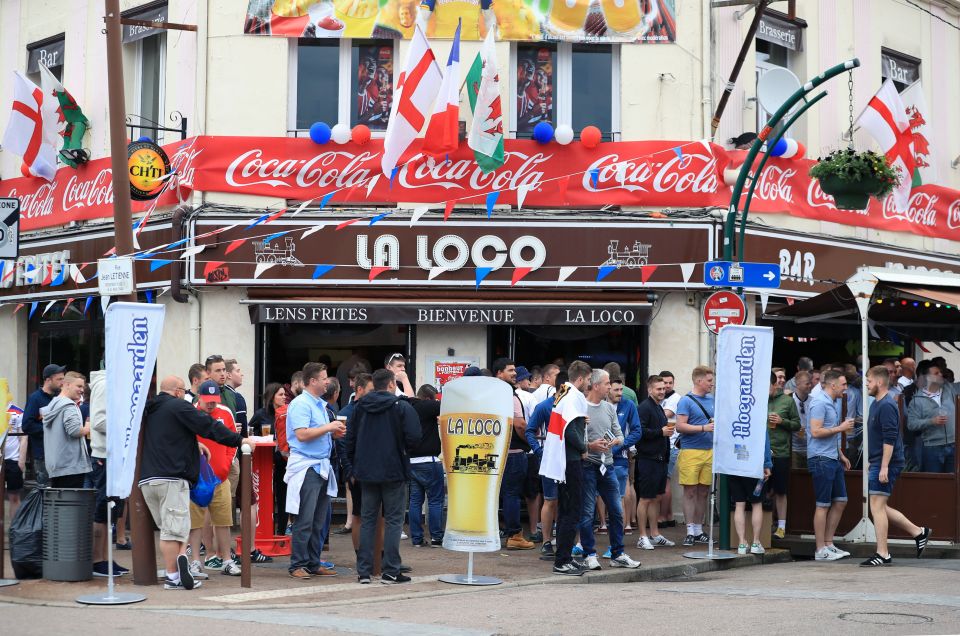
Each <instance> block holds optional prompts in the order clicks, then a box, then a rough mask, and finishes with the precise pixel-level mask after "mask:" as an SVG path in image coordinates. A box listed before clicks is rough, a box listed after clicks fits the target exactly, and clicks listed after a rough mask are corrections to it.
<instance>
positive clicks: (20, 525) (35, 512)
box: [10, 488, 43, 579]
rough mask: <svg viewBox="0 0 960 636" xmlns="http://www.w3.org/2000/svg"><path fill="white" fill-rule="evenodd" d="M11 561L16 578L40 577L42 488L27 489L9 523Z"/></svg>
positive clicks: (41, 567) (41, 566) (41, 564)
mask: <svg viewBox="0 0 960 636" xmlns="http://www.w3.org/2000/svg"><path fill="white" fill-rule="evenodd" d="M10 562H11V563H12V564H13V574H14V576H16V577H17V578H18V579H39V578H40V577H42V576H43V490H41V489H40V488H36V489H34V490H32V491H31V492H30V494H28V495H27V496H26V497H24V498H23V501H22V502H21V503H20V507H19V508H17V514H16V516H14V518H13V521H11V522H10Z"/></svg>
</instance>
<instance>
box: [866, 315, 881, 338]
mask: <svg viewBox="0 0 960 636" xmlns="http://www.w3.org/2000/svg"><path fill="white" fill-rule="evenodd" d="M867 329H868V330H869V331H870V336H871V337H873V339H874V340H882V338H881V337H880V334H879V333H877V323H876V322H875V321H873V320H870V319H867Z"/></svg>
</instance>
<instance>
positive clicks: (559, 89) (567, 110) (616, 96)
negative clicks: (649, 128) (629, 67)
mask: <svg viewBox="0 0 960 636" xmlns="http://www.w3.org/2000/svg"><path fill="white" fill-rule="evenodd" d="M574 44H579V43H574V42H531V43H527V42H511V43H510V70H511V72H510V82H509V84H510V88H509V91H510V102H511V104H510V109H509V110H510V121H509V124H510V134H509V135H508V136H507V138H508V139H526V138H527V137H526V136H524V137H518V136H517V99H516V98H517V62H518V59H519V56H518V54H517V48H518V46H520V45H539V46H552V47H554V50H555V51H556V59H557V68H556V72H555V73H554V81H555V85H554V113H555V116H556V121H555V122H553V125H554V126H555V127H558V126H563V125H567V126H571V125H572V124H571V122H572V121H573V47H574ZM597 46H609V47H610V128H611V130H609V131H601V133H603V135H604V136H607V135H609V140H610V141H620V136H621V130H620V129H621V121H620V116H621V109H622V105H621V103H620V100H621V97H622V91H621V86H620V52H621V45H620V44H619V43H616V42H611V43H609V44H598V45H597ZM573 134H574V138H575V139H579V138H580V131H579V130H574V131H573Z"/></svg>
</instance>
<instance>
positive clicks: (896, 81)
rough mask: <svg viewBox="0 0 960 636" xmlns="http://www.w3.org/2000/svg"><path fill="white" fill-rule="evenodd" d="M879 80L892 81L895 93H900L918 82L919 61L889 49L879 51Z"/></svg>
mask: <svg viewBox="0 0 960 636" xmlns="http://www.w3.org/2000/svg"><path fill="white" fill-rule="evenodd" d="M880 79H881V80H882V81H886V80H888V79H889V80H893V85H894V86H896V87H897V92H898V93H902V92H903V91H905V90H906V89H907V87H908V86H910V85H911V84H913V83H914V82H917V81H919V80H920V60H918V59H917V58H915V57H912V56H910V55H905V54H903V53H897V52H896V51H891V50H890V49H881V50H880Z"/></svg>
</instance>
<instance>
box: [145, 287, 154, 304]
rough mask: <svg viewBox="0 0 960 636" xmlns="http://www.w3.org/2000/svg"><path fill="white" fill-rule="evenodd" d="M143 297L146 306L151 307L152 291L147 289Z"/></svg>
mask: <svg viewBox="0 0 960 636" xmlns="http://www.w3.org/2000/svg"><path fill="white" fill-rule="evenodd" d="M143 295H144V296H146V297H147V304H148V305H152V304H153V290H152V289H148V290H147V291H145V292H144V293H143Z"/></svg>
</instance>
